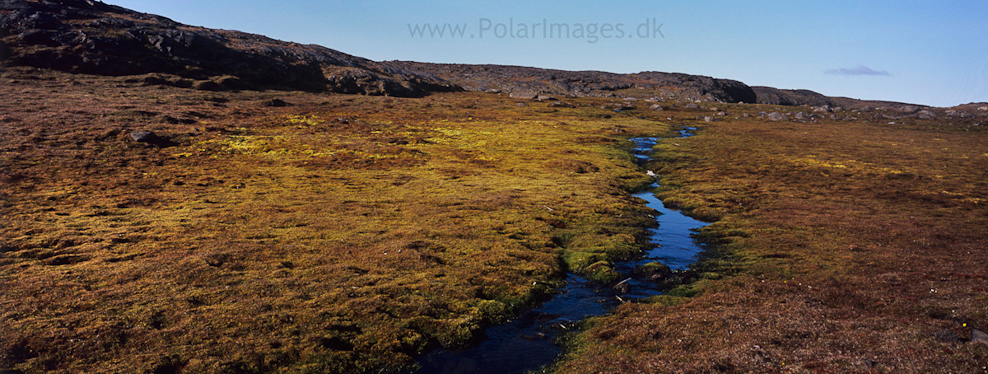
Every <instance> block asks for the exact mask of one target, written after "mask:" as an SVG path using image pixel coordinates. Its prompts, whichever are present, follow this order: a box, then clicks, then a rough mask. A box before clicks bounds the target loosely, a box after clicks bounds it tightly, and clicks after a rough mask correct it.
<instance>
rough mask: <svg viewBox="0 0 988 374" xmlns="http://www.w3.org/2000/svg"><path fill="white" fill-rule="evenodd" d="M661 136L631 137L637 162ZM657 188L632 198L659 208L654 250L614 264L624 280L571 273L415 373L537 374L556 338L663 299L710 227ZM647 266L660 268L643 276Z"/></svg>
mask: <svg viewBox="0 0 988 374" xmlns="http://www.w3.org/2000/svg"><path fill="white" fill-rule="evenodd" d="M695 130H696V129H695V128H686V129H684V130H681V131H680V136H679V137H677V138H685V137H689V136H692V135H693V134H692V131H695ZM659 139H660V138H656V137H639V138H632V139H631V141H633V142H634V143H635V148H634V154H635V157H636V158H637V159H638V161H639V164H642V163H644V162H647V161H649V160H651V156H650V154H651V152H652V147H654V146H655V145H656V144H657V143H658V141H659ZM657 187H659V182H658V181H656V182H655V183H653V184H652V185H651V187H650V188H649V189H647V190H645V191H641V192H638V193H635V194H634V195H633V196H635V197H638V198H640V199H642V200H644V201H645V204H646V206H647V207H649V208H651V209H653V210H655V211H657V212H658V214H656V215H655V220H656V223H657V226H656V227H655V228H651V229H649V231H650V233H649V238H650V243H651V244H652V245H651V246H650V247H651V248H650V249H649V250H648V251H646V252H645V253H643V254H642V256H640V257H639V258H636V259H634V260H630V261H618V262H615V264H614V265H615V270H617V271H618V272H619V273H621V274H622V275H623V277H624V278H626V279H625V280H623V281H622V282H620V283H619V284H618V285H617V286H611V287H608V286H606V285H602V284H599V283H596V282H592V281H589V280H587V279H586V278H584V277H581V276H579V275H576V274H573V273H569V274H567V276H566V282H565V284H564V286H563V287H562V289H561V290H560V291H559V293H558V294H556V295H554V296H553V297H552V298H551V299H549V300H547V301H545V302H544V303H542V304H541V305H540V306H538V307H536V308H534V309H532V310H529V311H527V312H525V313H523V314H522V315H519V316H518V317H516V318H514V319H513V320H511V321H510V322H507V323H504V324H501V325H497V326H492V327H490V328H487V329H486V330H485V338H484V340H482V341H481V342H480V343H478V344H477V345H474V346H472V347H470V348H467V349H462V350H456V351H452V350H445V349H440V350H436V351H433V352H431V353H429V354H427V355H425V356H423V357H422V358H420V359H419V360H418V362H419V365H420V366H421V369H420V370H418V371H416V372H415V373H416V374H432V373H444V374H459V373H491V374H512V373H528V372H532V371H537V370H539V369H540V368H544V367H546V366H548V365H549V364H551V363H552V362H553V361H554V360H555V359H556V358H557V357H558V356H559V354H560V353H561V351H562V349H561V347H560V346H559V345H557V344H556V343H555V342H554V340H555V338H557V337H559V336H561V335H563V334H565V333H567V332H570V331H572V330H573V329H574V328H575V327H576V326H577V324H578V323H579V322H580V321H581V320H583V319H585V318H588V317H594V316H601V315H604V314H606V313H607V312H608V311H609V310H611V309H612V308H614V307H616V306H618V305H620V304H621V303H623V302H629V301H634V300H637V299H642V298H646V297H649V296H655V295H660V294H662V293H663V291H664V290H665V288H663V287H662V285H661V283H662V282H661V281H659V282H657V280H658V279H659V278H663V277H669V276H670V275H672V274H675V273H678V272H683V271H685V270H687V269H688V268H689V266H690V265H691V264H693V263H694V262H695V260H696V257H697V255H698V254H699V253H700V252H702V251H703V250H704V249H705V247H704V245H703V244H701V243H700V242H698V241H697V240H695V238H694V237H693V234H694V232H695V231H696V230H699V229H700V228H702V227H704V226H706V225H707V223H705V222H702V221H698V220H696V219H693V218H690V217H687V216H686V215H684V214H682V212H680V211H678V210H675V209H670V208H667V207H666V206H665V204H663V203H662V201H661V200H659V199H658V198H656V197H655V195H654V194H653V193H652V192H651V191H652V190H654V189H655V188H657ZM643 268H652V269H657V270H656V271H652V272H642V271H641V269H643Z"/></svg>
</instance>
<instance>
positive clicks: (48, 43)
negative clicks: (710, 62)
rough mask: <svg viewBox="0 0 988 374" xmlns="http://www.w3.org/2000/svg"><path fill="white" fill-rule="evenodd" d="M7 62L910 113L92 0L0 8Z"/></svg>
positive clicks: (392, 87)
mask: <svg viewBox="0 0 988 374" xmlns="http://www.w3.org/2000/svg"><path fill="white" fill-rule="evenodd" d="M0 64H3V65H7V66H32V67H38V68H46V69H53V70H59V71H66V72H72V73H85V74H97V75H110V76H124V75H147V76H145V77H143V79H144V81H145V82H146V83H149V84H166V85H174V86H180V87H194V88H198V89H204V90H224V89H267V88H276V89H295V90H307V91H327V92H337V93H350V94H367V95H392V96H421V95H425V94H428V93H430V92H441V91H457V90H462V89H467V90H472V91H488V92H498V93H507V94H511V95H512V96H515V97H522V98H524V97H536V96H538V95H542V94H544V95H564V96H605V97H607V96H613V97H622V96H629V95H631V96H634V94H635V93H642V92H644V93H645V94H647V95H650V96H651V97H654V98H656V99H659V100H670V101H692V102H728V103H737V102H744V103H761V104H773V105H790V106H801V105H806V106H829V107H843V108H852V109H860V108H867V107H873V108H878V107H886V108H893V109H900V108H903V107H905V109H906V110H907V111H908V110H912V109H911V107H914V106H912V105H909V104H903V103H892V102H880V101H864V100H856V99H849V98H842V97H828V96H824V95H822V94H819V93H816V92H813V91H808V90H781V89H776V88H772V87H750V86H748V85H746V84H744V83H742V82H738V81H735V80H729V79H718V78H711V77H706V76H697V75H689V74H679V73H661V72H641V73H637V74H616V73H607V72H600V71H564V70H552V69H540V68H534V67H519V66H505V65H465V64H434V63H422V62H410V61H387V62H375V61H371V60H368V59H365V58H361V57H356V56H352V55H349V54H346V53H343V52H340V51H336V50H333V49H329V48H326V47H322V46H318V45H302V44H298V43H291V42H285V41H280V40H275V39H271V38H268V37H264V36H261V35H255V34H248V33H243V32H239V31H228V30H216V29H208V28H203V27H194V26H189V25H184V24H181V23H178V22H175V21H172V20H170V19H168V18H165V17H162V16H157V15H152V14H146V13H140V12H136V11H133V10H128V9H125V8H121V7H118V6H113V5H108V4H104V3H102V2H95V1H89V0H0Z"/></svg>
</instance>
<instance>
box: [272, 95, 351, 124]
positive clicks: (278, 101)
mask: <svg viewBox="0 0 988 374" xmlns="http://www.w3.org/2000/svg"><path fill="white" fill-rule="evenodd" d="M264 105H265V106H270V107H275V108H281V107H286V106H288V103H287V102H285V101H284V100H282V99H271V100H268V101H266V102H265V103H264ZM349 122H350V121H349V120H347V123H349Z"/></svg>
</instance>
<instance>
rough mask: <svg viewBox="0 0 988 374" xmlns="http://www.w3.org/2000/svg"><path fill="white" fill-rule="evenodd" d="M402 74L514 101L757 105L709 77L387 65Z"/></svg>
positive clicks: (751, 96)
mask: <svg viewBox="0 0 988 374" xmlns="http://www.w3.org/2000/svg"><path fill="white" fill-rule="evenodd" d="M384 63H385V64H388V65H390V66H394V67H397V68H400V69H404V70H409V71H415V72H419V73H422V74H428V75H433V76H436V77H439V78H442V79H445V80H448V81H450V82H453V83H455V84H457V85H459V86H461V87H463V88H465V89H467V90H471V91H487V92H504V93H509V94H514V95H538V94H548V95H561V96H613V95H615V92H616V91H619V90H626V89H630V88H640V89H644V90H651V91H653V92H654V93H655V94H656V95H657V96H658V98H659V99H662V100H676V101H699V102H728V103H737V102H745V103H754V102H755V101H756V100H757V97H756V95H755V92H754V91H753V90H752V89H751V87H748V85H746V84H744V83H741V82H738V81H733V80H728V79H717V78H711V77H704V76H697V75H689V74H679V73H660V72H651V71H650V72H641V73H637V74H617V73H607V72H601V71H565V70H552V69H540V68H532V67H522V66H506V65H464V64H430V63H422V62H411V61H386V62H384Z"/></svg>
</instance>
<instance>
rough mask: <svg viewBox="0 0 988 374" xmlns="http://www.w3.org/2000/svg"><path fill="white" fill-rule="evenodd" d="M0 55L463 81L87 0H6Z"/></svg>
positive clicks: (116, 69)
mask: <svg viewBox="0 0 988 374" xmlns="http://www.w3.org/2000/svg"><path fill="white" fill-rule="evenodd" d="M0 40H2V45H0V60H2V61H3V63H4V64H6V65H11V66H32V67H38V68H46V69H53V70H59V71H66V72H71V73H84V74H96V75H109V76H123V75H142V74H166V75H167V76H160V75H155V76H149V77H147V81H148V83H152V84H169V85H175V86H189V87H192V86H195V87H196V88H201V89H207V90H220V89H254V88H283V89H301V90H308V91H322V90H325V91H330V92H339V93H353V94H368V95H393V96H419V95H423V94H425V93H428V92H430V91H451V90H458V89H459V87H457V86H455V85H452V84H449V83H448V82H445V81H443V80H441V79H437V78H435V77H432V76H428V75H425V74H421V73H413V72H410V71H406V70H401V69H398V68H396V67H394V66H390V65H386V64H381V63H377V62H374V61H371V60H368V59H364V58H360V57H356V56H352V55H348V54H345V53H342V52H339V51H336V50H332V49H329V48H325V47H321V46H317V45H302V44H297V43H290V42H284V41H279V40H274V39H271V38H267V37H264V36H260V35H254V34H248V33H243V32H239V31H227V30H214V29H207V28H202V27H193V26H189V25H184V24H181V23H178V22H175V21H172V20H170V19H168V18H165V17H161V16H156V15H151V14H145V13H140V12H136V11H132V10H128V9H125V8H121V7H118V6H113V5H108V4H104V3H102V2H95V1H89V0H35V1H28V0H0Z"/></svg>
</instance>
